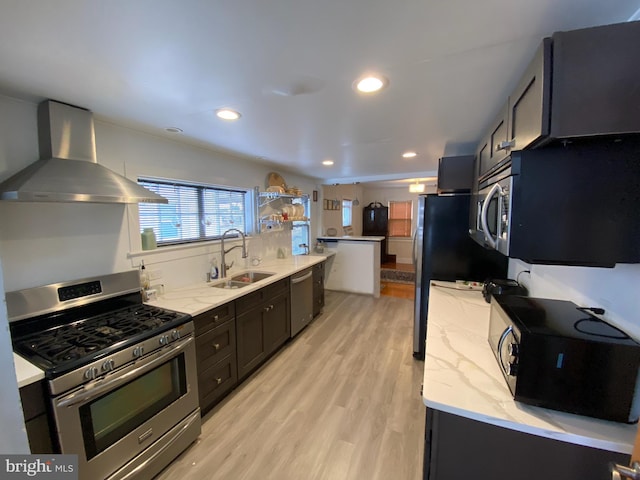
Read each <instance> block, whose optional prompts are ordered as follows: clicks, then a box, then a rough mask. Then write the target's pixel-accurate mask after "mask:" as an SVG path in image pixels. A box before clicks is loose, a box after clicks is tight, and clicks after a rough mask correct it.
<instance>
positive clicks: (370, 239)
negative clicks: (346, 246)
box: [318, 235, 385, 242]
mask: <svg viewBox="0 0 640 480" xmlns="http://www.w3.org/2000/svg"><path fill="white" fill-rule="evenodd" d="M384 239H385V237H381V236H376V235H371V236H366V237H365V236H354V235H345V236H342V237H318V240H322V241H323V242H331V241H338V240H339V241H351V242H381V241H382V240H384Z"/></svg>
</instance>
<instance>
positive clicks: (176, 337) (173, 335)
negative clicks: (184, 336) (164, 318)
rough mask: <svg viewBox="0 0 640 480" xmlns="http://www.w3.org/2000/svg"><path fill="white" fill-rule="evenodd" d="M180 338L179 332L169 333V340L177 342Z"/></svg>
mask: <svg viewBox="0 0 640 480" xmlns="http://www.w3.org/2000/svg"><path fill="white" fill-rule="evenodd" d="M179 338H180V332H179V331H178V330H174V331H173V332H171V339H172V340H178V339H179Z"/></svg>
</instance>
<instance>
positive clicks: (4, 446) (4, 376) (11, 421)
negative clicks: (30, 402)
mask: <svg viewBox="0 0 640 480" xmlns="http://www.w3.org/2000/svg"><path fill="white" fill-rule="evenodd" d="M0 292H4V289H3V284H2V262H1V261H0ZM0 365H2V366H3V367H5V368H0V385H2V388H0V425H1V426H2V427H1V428H0V453H2V454H12V453H15V454H25V453H29V452H30V450H29V444H28V442H27V432H26V429H25V426H24V421H23V420H22V418H23V417H22V406H21V404H20V396H19V394H18V383H17V380H16V374H15V369H14V366H13V353H12V348H11V336H10V334H9V323H8V321H7V306H6V302H5V301H4V295H2V302H0ZM9 366H10V368H9ZM14 385H15V387H13V386H14Z"/></svg>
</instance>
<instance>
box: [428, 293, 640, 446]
mask: <svg viewBox="0 0 640 480" xmlns="http://www.w3.org/2000/svg"><path fill="white" fill-rule="evenodd" d="M434 283H435V284H436V286H434ZM489 312H490V306H489V304H488V303H486V302H485V301H484V299H483V297H482V294H481V293H480V292H479V291H472V290H458V289H456V288H455V283H449V282H432V286H431V288H430V290H429V313H428V315H429V322H428V325H427V343H426V357H425V363H424V379H423V402H424V404H425V405H426V406H427V407H430V408H434V409H437V410H441V411H444V412H448V413H452V414H454V415H459V416H462V417H466V418H470V419H473V420H478V421H481V422H484V423H489V424H493V425H497V426H499V427H504V428H509V429H512V430H517V431H521V432H525V433H530V434H533V435H539V436H543V437H547V438H551V439H555V440H560V441H564V442H569V443H573V444H577V445H584V446H588V447H594V448H600V449H604V450H610V451H615V452H620V453H625V454H630V453H631V451H632V450H633V443H634V440H635V435H636V429H637V425H626V424H623V423H616V422H609V421H605V420H599V419H595V418H590V417H584V416H580V415H573V414H570V413H564V412H559V411H555V410H549V409H545V408H540V407H534V406H530V405H526V404H523V403H520V402H516V401H514V400H513V397H512V395H511V392H510V391H509V388H508V387H507V384H506V382H505V380H504V378H503V376H502V373H501V372H500V369H499V367H498V363H497V361H496V359H495V357H494V355H493V352H492V351H491V348H490V346H489V343H488V341H487V332H488V326H489Z"/></svg>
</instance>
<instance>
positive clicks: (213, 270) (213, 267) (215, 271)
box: [210, 257, 218, 280]
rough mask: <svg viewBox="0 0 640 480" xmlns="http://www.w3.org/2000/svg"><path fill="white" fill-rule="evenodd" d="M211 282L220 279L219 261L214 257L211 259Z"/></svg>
mask: <svg viewBox="0 0 640 480" xmlns="http://www.w3.org/2000/svg"><path fill="white" fill-rule="evenodd" d="M210 273H211V276H210V278H211V280H214V279H216V278H218V259H217V258H215V257H213V258H212V259H211V272H210Z"/></svg>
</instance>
